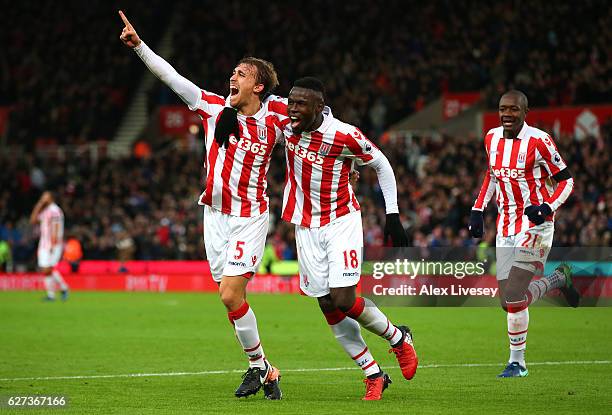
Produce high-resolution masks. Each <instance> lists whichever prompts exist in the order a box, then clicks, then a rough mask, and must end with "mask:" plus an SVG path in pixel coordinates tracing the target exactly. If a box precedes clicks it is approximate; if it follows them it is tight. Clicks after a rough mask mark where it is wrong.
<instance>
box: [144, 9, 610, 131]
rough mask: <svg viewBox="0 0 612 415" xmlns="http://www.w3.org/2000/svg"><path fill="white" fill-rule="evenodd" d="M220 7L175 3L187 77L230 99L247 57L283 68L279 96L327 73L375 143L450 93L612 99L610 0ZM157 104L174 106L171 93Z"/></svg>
mask: <svg viewBox="0 0 612 415" xmlns="http://www.w3.org/2000/svg"><path fill="white" fill-rule="evenodd" d="M207 4H210V7H208V6H207ZM213 4H216V2H212V1H210V2H202V1H199V0H192V1H184V2H180V3H179V4H178V5H177V12H178V15H179V16H180V17H181V18H180V28H181V30H178V31H176V32H175V35H174V40H175V41H174V45H175V51H174V56H173V57H172V59H171V62H172V64H173V65H175V67H176V68H177V69H178V71H179V72H180V73H182V74H184V75H185V76H186V77H187V78H188V79H190V80H192V81H193V82H195V83H196V84H197V85H199V86H200V87H202V88H204V89H208V90H210V91H213V92H217V93H222V94H224V93H226V91H227V90H228V86H227V84H228V78H229V76H230V74H231V71H232V69H233V67H234V65H235V63H236V62H237V61H238V60H239V59H240V58H241V57H243V56H244V55H255V56H259V57H263V58H265V59H268V60H270V61H271V62H273V63H274V65H275V67H276V68H277V70H278V73H279V80H280V82H281V85H280V87H279V88H278V93H280V94H282V95H285V94H287V93H288V91H289V88H290V85H291V82H292V81H293V80H295V79H297V78H299V77H302V76H305V75H315V76H319V77H320V78H321V79H322V80H324V82H325V85H326V87H327V92H328V96H329V102H330V103H331V107H332V108H334V109H335V111H336V116H338V117H339V118H341V119H343V120H344V121H346V122H349V123H353V124H357V125H359V126H360V127H361V128H362V130H363V131H364V132H365V133H366V134H368V135H370V136H378V135H379V134H380V133H381V132H382V131H383V130H384V129H386V128H387V127H388V126H389V125H390V124H393V123H394V122H396V121H398V120H400V119H402V118H403V117H406V116H407V115H408V114H410V113H412V112H413V111H415V110H418V109H420V108H422V107H423V106H424V105H425V104H427V103H428V102H431V101H432V100H434V99H436V98H438V97H439V96H440V94H441V93H443V92H445V91H452V92H465V91H481V90H482V91H484V93H485V97H486V100H487V101H490V102H488V103H489V104H490V105H492V107H494V108H496V107H497V100H498V99H499V96H500V95H501V93H502V92H505V91H506V90H507V88H509V87H517V88H521V89H522V90H523V91H524V92H525V93H526V94H527V95H528V96H529V97H530V100H531V101H530V103H531V106H532V107H539V106H547V105H555V106H559V105H570V104H576V103H598V102H600V103H601V102H604V101H607V102H609V101H610V96H612V47H611V46H610V45H612V24H610V22H611V21H612V8H610V7H608V4H607V2H605V1H602V0H586V1H584V2H581V3H580V6H579V7H577V5H576V3H575V2H572V1H568V0H563V1H558V2H554V3H551V2H549V1H546V0H535V1H514V2H482V1H478V0H468V1H461V2H456V1H448V0H442V1H439V0H438V1H430V2H419V1H400V0H396V1H384V2H371V1H363V0H361V1H350V2H330V1H327V0H309V1H299V2H284V1H272V2H267V3H266V6H265V7H262V5H261V3H258V2H239V1H230V2H225V7H214V6H213ZM145 40H146V39H145ZM152 101H153V103H154V104H155V105H157V104H159V103H167V102H172V101H174V102H178V101H176V98H175V97H174V96H173V94H172V93H171V92H170V91H169V90H167V89H166V88H161V90H160V91H158V92H156V93H155V95H154V96H153V97H152Z"/></svg>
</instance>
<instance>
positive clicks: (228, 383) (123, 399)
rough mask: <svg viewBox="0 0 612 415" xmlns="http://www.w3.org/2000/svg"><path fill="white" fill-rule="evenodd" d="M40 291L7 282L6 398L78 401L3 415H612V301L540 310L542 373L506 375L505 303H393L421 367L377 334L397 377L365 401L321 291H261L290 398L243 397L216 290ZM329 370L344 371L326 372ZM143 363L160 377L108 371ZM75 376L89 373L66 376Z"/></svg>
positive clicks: (270, 341)
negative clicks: (60, 296) (412, 370)
mask: <svg viewBox="0 0 612 415" xmlns="http://www.w3.org/2000/svg"><path fill="white" fill-rule="evenodd" d="M41 297H42V293H33V292H2V293H0V329H1V331H0V333H1V335H0V339H1V340H0V396H2V397H3V399H4V400H5V401H6V397H7V396H11V395H65V396H68V397H69V405H68V408H65V409H47V410H33V409H27V410H25V409H7V408H6V407H4V408H0V412H10V413H28V414H34V413H39V412H45V411H46V412H47V413H52V414H64V413H66V414H68V413H71V414H72V413H75V414H92V413H103V414H109V413H116V414H127V413H154V414H166V413H193V414H215V413H219V414H251V413H274V414H295V413H317V414H345V413H346V414H356V413H368V414H370V413H382V414H390V413H402V414H408V413H414V414H441V413H465V414H474V413H487V414H491V413H500V414H501V413H515V412H516V413H522V414H536V413H550V414H565V413H581V414H593V413H608V414H609V413H612V376H611V375H610V373H611V370H612V363H610V361H611V360H612V308H604V307H601V308H582V309H569V308H558V307H532V308H531V310H530V316H531V322H530V326H529V337H528V349H527V362H528V368H529V372H530V374H529V377H527V378H522V379H497V378H496V377H495V376H496V375H497V374H498V373H499V372H500V371H501V370H502V369H503V366H504V362H505V360H506V358H507V353H508V352H507V335H506V322H505V316H504V313H503V311H502V310H501V309H497V308H476V307H474V308H407V307H384V308H383V310H384V311H385V312H386V313H387V314H388V316H389V317H390V318H391V320H392V321H393V322H396V323H406V324H408V325H410V326H411V327H412V330H413V332H414V336H415V345H416V349H417V353H418V354H419V358H420V364H421V367H420V369H419V370H418V372H417V375H416V377H415V378H414V380H412V381H411V382H407V381H405V380H404V379H403V378H402V377H401V373H400V371H399V369H398V368H397V363H396V361H395V357H394V355H393V354H389V353H388V350H387V349H388V346H387V344H386V342H384V341H382V340H381V339H380V338H378V337H376V336H374V335H372V334H370V333H364V337H365V339H366V342H367V343H368V346H369V347H370V349H371V350H372V352H373V354H374V357H375V358H376V360H377V361H378V362H379V363H380V364H381V366H383V368H386V370H387V371H388V372H389V374H390V375H391V378H392V379H393V384H392V385H391V386H390V387H389V389H388V390H387V391H386V392H385V394H384V397H383V400H382V401H379V402H363V401H361V397H362V395H363V393H364V385H363V383H362V374H361V373H360V372H359V370H356V369H355V368H353V362H352V361H351V360H350V359H349V358H348V356H346V355H345V354H344V351H343V350H342V349H341V348H340V346H339V345H338V344H337V343H336V341H335V339H334V338H333V337H332V334H331V331H330V329H329V328H328V327H327V324H326V323H325V320H324V318H323V316H322V315H321V314H320V312H319V311H318V307H317V306H316V303H315V301H314V300H312V299H309V298H306V297H301V296H298V295H251V296H250V297H249V303H250V304H251V306H252V307H253V309H254V310H255V312H256V315H257V318H258V322H259V328H260V333H261V335H262V342H263V345H264V348H265V351H266V355H267V356H268V358H269V359H270V360H271V362H272V363H273V364H275V365H277V366H278V367H279V368H280V369H281V373H282V382H281V386H282V388H283V392H284V398H283V400H282V401H276V402H270V401H266V400H265V399H264V398H263V392H260V393H259V394H257V395H256V396H254V397H250V398H247V399H242V400H238V399H236V398H234V396H233V392H234V389H235V388H236V386H237V385H238V384H239V383H240V381H241V377H240V376H241V373H242V372H243V371H244V370H245V368H246V362H245V358H244V357H243V355H242V354H241V349H240V347H239V345H238V343H237V341H236V339H235V337H234V335H233V332H232V330H231V326H230V324H229V322H228V320H227V317H226V314H225V312H224V309H223V306H222V305H221V303H220V302H219V300H218V298H217V296H216V295H214V294H183V293H165V294H155V293H87V292H74V293H72V296H71V298H70V300H69V301H68V302H66V303H61V302H56V303H42V302H41V301H40V298H41ZM577 361H581V362H583V363H578V362H577ZM545 362H550V363H545ZM472 363H473V364H477V365H473V366H467V364H472ZM529 363H531V365H530V364H529ZM329 368H339V369H338V370H318V369H329ZM214 371H220V372H223V373H208V372H214ZM228 371H229V373H228ZM179 372H187V373H183V374H177V373H179ZM194 372H204V373H199V374H195V373H194ZM137 373H147V374H161V375H158V376H153V375H146V376H140V377H118V376H108V377H95V376H105V375H129V374H137ZM169 374H172V375H169ZM71 376H82V377H81V378H72V379H54V378H57V377H71ZM43 377H48V378H47V379H40V378H43ZM16 378H39V379H24V380H15V379H16Z"/></svg>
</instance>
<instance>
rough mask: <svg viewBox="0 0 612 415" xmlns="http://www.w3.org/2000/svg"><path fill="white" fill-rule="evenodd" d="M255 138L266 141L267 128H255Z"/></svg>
mask: <svg viewBox="0 0 612 415" xmlns="http://www.w3.org/2000/svg"><path fill="white" fill-rule="evenodd" d="M257 138H259V139H260V140H261V141H268V128H267V127H262V126H257Z"/></svg>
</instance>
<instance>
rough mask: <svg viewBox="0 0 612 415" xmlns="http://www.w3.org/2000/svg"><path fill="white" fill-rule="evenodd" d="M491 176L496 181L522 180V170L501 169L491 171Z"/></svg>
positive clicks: (523, 171)
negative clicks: (495, 178) (496, 179)
mask: <svg viewBox="0 0 612 415" xmlns="http://www.w3.org/2000/svg"><path fill="white" fill-rule="evenodd" d="M493 174H494V175H495V177H497V178H498V179H501V178H504V179H524V178H525V170H524V169H511V168H509V167H502V168H501V169H493Z"/></svg>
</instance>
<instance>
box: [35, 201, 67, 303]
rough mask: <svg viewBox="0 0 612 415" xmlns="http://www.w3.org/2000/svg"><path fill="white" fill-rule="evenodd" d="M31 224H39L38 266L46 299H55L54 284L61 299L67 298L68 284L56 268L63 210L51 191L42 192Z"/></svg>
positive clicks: (62, 228)
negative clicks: (43, 279)
mask: <svg viewBox="0 0 612 415" xmlns="http://www.w3.org/2000/svg"><path fill="white" fill-rule="evenodd" d="M30 223H31V224H32V225H36V224H40V240H39V241H38V251H37V257H38V268H39V269H40V271H41V272H42V273H43V274H44V275H45V289H46V291H47V296H46V297H45V300H46V301H55V286H56V284H57V285H58V286H59V289H60V291H61V293H62V300H64V301H66V299H68V284H66V281H64V278H63V277H62V274H60V272H59V271H58V270H57V269H56V266H57V263H58V262H59V261H60V259H62V250H63V246H64V212H62V209H61V208H60V207H59V206H58V205H57V204H56V203H55V200H54V198H53V194H52V193H51V192H48V191H47V192H44V193H43V194H42V195H41V197H40V199H39V200H38V202H37V203H36V206H34V210H32V214H31V215H30Z"/></svg>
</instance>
